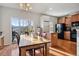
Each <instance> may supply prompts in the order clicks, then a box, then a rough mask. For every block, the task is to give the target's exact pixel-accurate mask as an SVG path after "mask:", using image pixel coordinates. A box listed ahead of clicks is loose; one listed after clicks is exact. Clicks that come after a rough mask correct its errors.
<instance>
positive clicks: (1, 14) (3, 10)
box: [0, 7, 57, 45]
mask: <svg viewBox="0 0 79 59" xmlns="http://www.w3.org/2000/svg"><path fill="white" fill-rule="evenodd" d="M13 16H17V17H20V18H25V19H29V17H30V19H31V20H33V22H34V27H35V29H36V27H37V26H40V24H41V23H40V16H41V15H40V14H36V13H30V14H28V13H27V12H25V11H22V10H19V9H13V8H8V7H0V28H1V30H2V31H3V35H4V44H5V45H8V44H11V43H12V42H11V41H12V34H11V31H12V29H11V17H13ZM50 20H51V22H53V23H54V24H56V23H57V18H55V17H50Z"/></svg>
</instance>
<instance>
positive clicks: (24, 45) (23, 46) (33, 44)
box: [19, 38, 51, 56]
mask: <svg viewBox="0 0 79 59" xmlns="http://www.w3.org/2000/svg"><path fill="white" fill-rule="evenodd" d="M50 42H51V41H50V40H48V39H45V38H39V39H38V38H32V39H31V40H22V39H21V40H20V43H19V56H26V51H27V50H30V49H34V48H37V47H40V46H43V47H44V56H47V55H48V50H49V49H48V43H50ZM33 56H34V54H33Z"/></svg>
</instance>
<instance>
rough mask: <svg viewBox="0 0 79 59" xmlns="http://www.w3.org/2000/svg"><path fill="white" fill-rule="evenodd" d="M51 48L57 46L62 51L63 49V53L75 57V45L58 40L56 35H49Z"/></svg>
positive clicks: (74, 43)
mask: <svg viewBox="0 0 79 59" xmlns="http://www.w3.org/2000/svg"><path fill="white" fill-rule="evenodd" d="M51 42H52V44H51V47H54V46H58V47H60V48H62V49H64V51H66V52H68V53H70V54H72V55H77V53H76V51H77V43H76V42H72V41H70V40H65V39H63V40H62V39H58V38H57V33H54V34H51Z"/></svg>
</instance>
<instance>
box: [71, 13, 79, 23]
mask: <svg viewBox="0 0 79 59" xmlns="http://www.w3.org/2000/svg"><path fill="white" fill-rule="evenodd" d="M76 21H79V14H77V15H72V22H76Z"/></svg>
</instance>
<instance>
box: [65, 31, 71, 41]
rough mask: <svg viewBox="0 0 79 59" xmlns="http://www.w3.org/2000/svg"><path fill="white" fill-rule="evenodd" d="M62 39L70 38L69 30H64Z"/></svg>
mask: <svg viewBox="0 0 79 59" xmlns="http://www.w3.org/2000/svg"><path fill="white" fill-rule="evenodd" d="M64 39H65V40H70V31H65V32H64Z"/></svg>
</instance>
